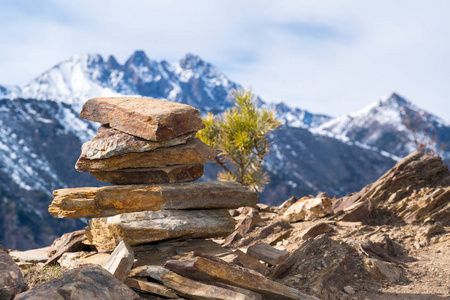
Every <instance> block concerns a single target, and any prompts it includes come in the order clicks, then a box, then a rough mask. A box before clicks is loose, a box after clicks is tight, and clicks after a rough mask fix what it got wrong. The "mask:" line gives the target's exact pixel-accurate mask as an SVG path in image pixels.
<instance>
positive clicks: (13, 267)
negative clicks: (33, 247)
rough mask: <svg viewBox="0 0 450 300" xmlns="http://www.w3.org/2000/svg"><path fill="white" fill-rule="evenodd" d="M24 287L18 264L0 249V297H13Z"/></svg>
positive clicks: (7, 299)
mask: <svg viewBox="0 0 450 300" xmlns="http://www.w3.org/2000/svg"><path fill="white" fill-rule="evenodd" d="M24 288H25V284H24V282H23V277H22V272H21V271H20V268H19V266H18V265H17V264H16V263H15V262H14V260H13V259H12V258H11V257H10V256H9V255H8V254H7V253H6V252H5V251H3V250H0V299H5V300H9V299H13V298H14V296H15V295H17V294H19V293H20V292H22V291H23V289H24Z"/></svg>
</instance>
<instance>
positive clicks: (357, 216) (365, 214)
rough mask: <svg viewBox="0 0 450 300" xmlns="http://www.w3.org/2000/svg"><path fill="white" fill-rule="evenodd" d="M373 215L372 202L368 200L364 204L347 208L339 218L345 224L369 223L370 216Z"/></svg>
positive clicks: (360, 203) (356, 204)
mask: <svg viewBox="0 0 450 300" xmlns="http://www.w3.org/2000/svg"><path fill="white" fill-rule="evenodd" d="M371 213H372V201H371V200H370V199H367V200H365V201H363V202H357V203H355V204H353V205H351V206H349V207H348V208H346V209H345V210H344V212H343V214H342V215H341V216H340V217H339V218H338V219H339V220H340V221H345V222H362V223H364V224H367V223H369V221H370V214H371Z"/></svg>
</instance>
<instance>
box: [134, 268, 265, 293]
mask: <svg viewBox="0 0 450 300" xmlns="http://www.w3.org/2000/svg"><path fill="white" fill-rule="evenodd" d="M134 274H136V275H137V276H142V277H150V278H152V279H153V280H157V281H159V282H161V283H162V284H164V285H165V286H166V287H169V288H171V289H173V290H175V291H177V293H178V294H180V295H182V296H183V297H186V298H188V299H196V300H229V299H242V300H262V297H261V295H259V294H256V293H254V292H251V291H249V290H245V289H242V288H238V287H235V286H230V285H225V284H218V283H204V282H200V281H197V280H192V279H190V278H188V277H187V276H181V275H179V274H177V273H175V272H172V271H170V270H168V269H166V268H164V267H161V266H143V267H139V268H137V269H136V270H134Z"/></svg>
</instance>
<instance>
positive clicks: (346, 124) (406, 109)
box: [314, 93, 450, 157]
mask: <svg viewBox="0 0 450 300" xmlns="http://www.w3.org/2000/svg"><path fill="white" fill-rule="evenodd" d="M314 131H315V132H316V133H319V134H328V135H331V136H334V137H336V138H339V139H341V140H344V141H351V142H358V143H360V144H362V145H367V146H372V147H375V148H377V149H380V150H383V151H386V152H388V153H390V154H393V155H395V156H398V157H403V156H406V155H408V154H410V153H412V152H414V151H416V149H417V146H416V144H415V142H414V140H417V142H419V143H420V142H424V138H425V136H428V137H429V138H430V139H434V141H435V142H434V144H433V145H432V147H433V148H435V150H437V152H438V153H440V154H443V155H444V157H450V156H449V151H450V146H449V145H448V142H449V140H450V125H449V124H447V123H446V122H445V121H444V120H442V119H441V118H439V117H437V116H435V115H433V114H431V113H428V112H426V111H425V110H423V109H421V108H419V107H417V106H416V105H414V104H413V103H411V102H409V101H408V100H406V99H405V98H403V97H401V96H400V95H398V94H396V93H392V94H390V95H388V96H385V97H383V98H381V99H380V100H379V101H377V102H375V103H373V104H371V105H369V106H367V107H365V108H364V109H362V110H360V111H357V112H355V113H351V114H348V115H344V116H341V117H338V118H335V119H332V120H330V121H328V122H325V123H323V124H322V125H320V126H319V127H318V128H317V129H315V130H314ZM425 142H426V141H425Z"/></svg>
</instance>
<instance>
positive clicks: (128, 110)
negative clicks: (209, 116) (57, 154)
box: [80, 97, 205, 141]
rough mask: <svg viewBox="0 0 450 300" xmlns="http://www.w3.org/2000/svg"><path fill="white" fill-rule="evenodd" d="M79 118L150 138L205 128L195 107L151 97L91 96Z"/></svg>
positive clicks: (169, 136) (157, 139)
mask: <svg viewBox="0 0 450 300" xmlns="http://www.w3.org/2000/svg"><path fill="white" fill-rule="evenodd" d="M80 117H81V118H84V119H86V120H89V121H94V122H99V123H102V124H108V125H109V126H110V127H112V128H115V129H117V130H119V131H123V132H126V133H128V134H131V135H135V136H138V137H141V138H143V139H146V140H150V141H163V140H169V139H172V138H174V137H177V136H180V135H182V134H186V133H189V132H194V131H198V130H200V129H203V128H204V127H205V125H204V124H203V122H202V119H201V117H200V113H199V111H198V110H197V109H195V108H194V107H192V106H190V105H186V104H181V103H176V102H170V101H164V100H157V99H151V98H135V97H115V98H93V99H90V100H88V101H86V103H85V104H84V105H83V109H82V111H81V113H80Z"/></svg>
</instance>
